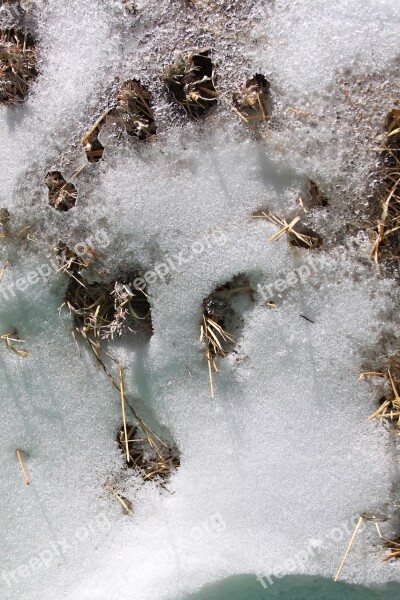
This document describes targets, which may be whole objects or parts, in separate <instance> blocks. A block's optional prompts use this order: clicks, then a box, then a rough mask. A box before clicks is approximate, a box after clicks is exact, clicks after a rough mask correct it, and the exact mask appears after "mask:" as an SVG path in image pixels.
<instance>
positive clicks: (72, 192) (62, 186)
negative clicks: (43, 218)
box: [45, 171, 78, 212]
mask: <svg viewBox="0 0 400 600" xmlns="http://www.w3.org/2000/svg"><path fill="white" fill-rule="evenodd" d="M45 183H46V185H47V187H48V189H49V204H50V206H52V207H53V208H55V209H56V210H58V211H60V212H66V211H68V210H70V209H71V208H73V207H74V206H75V204H76V198H77V195H78V192H77V191H76V187H75V186H74V184H73V183H71V182H68V181H66V180H65V179H64V177H63V176H62V174H61V173H60V171H49V172H48V173H47V175H46V178H45Z"/></svg>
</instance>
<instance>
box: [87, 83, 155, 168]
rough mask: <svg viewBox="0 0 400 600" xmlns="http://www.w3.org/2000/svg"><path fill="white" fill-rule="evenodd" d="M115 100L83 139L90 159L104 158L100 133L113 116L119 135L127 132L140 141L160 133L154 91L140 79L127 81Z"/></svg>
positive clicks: (92, 160)
mask: <svg viewBox="0 0 400 600" xmlns="http://www.w3.org/2000/svg"><path fill="white" fill-rule="evenodd" d="M111 103H112V106H111V108H107V109H106V110H105V111H104V112H103V114H102V115H101V116H100V117H99V118H98V119H97V120H96V121H95V123H94V125H93V126H92V127H91V128H90V130H89V131H88V132H87V133H86V135H85V136H84V138H83V139H82V145H83V148H84V150H85V152H86V157H87V159H88V161H89V162H92V163H95V162H98V161H99V160H101V158H102V157H103V154H104V146H103V144H102V143H101V142H100V141H99V133H100V131H101V129H102V128H103V127H104V125H105V124H106V123H107V120H108V118H109V117H110V118H111V119H112V121H113V123H114V125H115V126H116V127H117V130H118V133H119V134H121V133H122V132H123V131H126V133H127V134H128V135H130V136H133V137H136V138H137V139H138V140H140V141H147V140H149V139H150V138H152V137H153V136H155V135H156V133H157V125H156V122H155V119H154V113H153V109H152V99H151V94H150V92H149V90H148V89H147V88H146V86H144V85H142V84H141V83H140V81H138V80H137V79H129V80H128V81H124V82H123V83H122V85H121V86H120V88H119V90H118V92H117V95H116V98H115V99H114V100H113V101H112V102H110V104H111Z"/></svg>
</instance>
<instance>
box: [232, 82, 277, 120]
mask: <svg viewBox="0 0 400 600" xmlns="http://www.w3.org/2000/svg"><path fill="white" fill-rule="evenodd" d="M269 90H270V83H269V81H267V79H266V78H265V77H264V75H262V74H261V73H256V74H255V75H254V76H253V77H251V78H250V79H246V81H245V82H244V84H243V85H242V87H241V88H240V90H239V91H237V92H235V93H234V94H233V105H234V106H235V107H236V109H237V110H238V111H239V112H240V114H241V115H242V117H243V119H244V120H245V121H247V122H249V123H250V124H256V123H259V122H262V121H266V120H267V119H268V117H269V116H270V114H271V112H272V102H271V96H270V93H269Z"/></svg>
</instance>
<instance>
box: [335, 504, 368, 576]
mask: <svg viewBox="0 0 400 600" xmlns="http://www.w3.org/2000/svg"><path fill="white" fill-rule="evenodd" d="M363 521H364V517H363V516H362V515H361V516H360V518H359V519H358V523H357V525H356V527H355V529H354V532H353V535H352V536H351V538H350V542H349V545H348V546H347V549H346V552H345V555H344V557H343V560H342V562H341V563H340V566H339V568H338V570H337V572H336V575H335V578H334V581H337V580H338V579H339V576H340V573H341V572H342V569H343V567H344V565H345V563H346V560H347V558H348V556H349V554H350V550H351V549H352V547H353V544H354V541H355V539H356V536H357V533H358V531H359V529H360V527H361V525H362V523H363Z"/></svg>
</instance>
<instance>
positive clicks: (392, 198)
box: [371, 109, 400, 267]
mask: <svg viewBox="0 0 400 600" xmlns="http://www.w3.org/2000/svg"><path fill="white" fill-rule="evenodd" d="M385 129H386V138H385V140H384V143H383V146H382V147H381V148H379V151H380V168H379V170H378V176H379V179H380V182H379V185H378V187H377V190H376V199H377V202H378V204H379V206H380V207H381V215H380V218H379V220H378V224H377V226H376V238H375V241H374V245H373V248H372V251H371V256H372V258H373V259H374V261H375V262H376V263H379V262H380V261H383V262H384V263H385V264H388V265H390V264H394V265H395V266H396V267H398V265H399V258H400V110H399V109H393V110H392V111H390V112H389V114H388V116H387V118H386V122H385Z"/></svg>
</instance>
